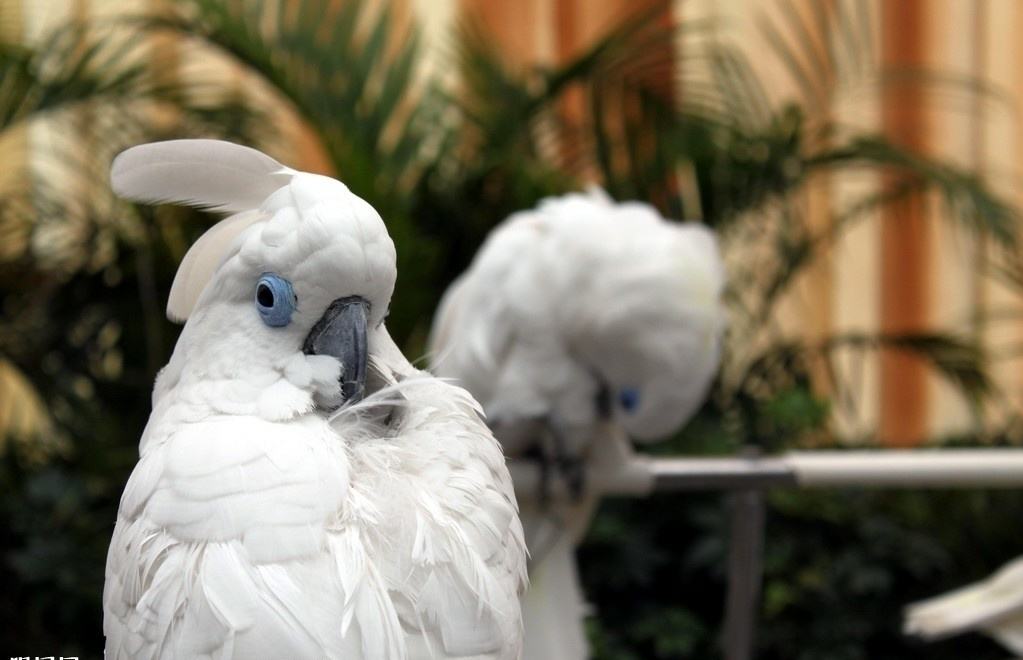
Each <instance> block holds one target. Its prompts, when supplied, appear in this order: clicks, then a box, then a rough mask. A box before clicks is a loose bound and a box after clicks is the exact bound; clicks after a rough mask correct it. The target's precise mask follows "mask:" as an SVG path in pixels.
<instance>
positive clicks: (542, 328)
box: [430, 189, 725, 660]
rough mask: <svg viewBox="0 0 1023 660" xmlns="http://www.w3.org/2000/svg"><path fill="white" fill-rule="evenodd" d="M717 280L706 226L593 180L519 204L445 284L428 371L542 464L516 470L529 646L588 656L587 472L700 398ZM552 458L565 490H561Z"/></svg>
mask: <svg viewBox="0 0 1023 660" xmlns="http://www.w3.org/2000/svg"><path fill="white" fill-rule="evenodd" d="M723 287H724V266H723V263H722V260H721V257H720V254H719V252H718V248H717V241H716V239H715V237H714V235H713V233H712V232H711V231H709V230H708V229H707V228H705V227H703V226H701V225H698V224H692V223H688V224H680V223H674V222H669V221H667V220H665V219H663V218H661V217H660V215H659V214H658V213H657V212H656V210H655V209H653V208H652V207H650V206H648V205H646V204H640V203H624V204H616V203H614V202H613V201H612V200H610V199H609V198H608V197H607V196H606V195H605V194H604V193H603V192H602V191H600V190H596V189H595V190H593V191H591V192H589V193H588V194H570V195H566V196H564V197H560V198H553V199H548V200H545V201H543V202H541V203H540V205H539V206H538V208H536V209H535V210H530V211H524V212H520V213H516V214H514V215H512V216H511V217H510V218H508V219H507V220H506V221H505V222H504V223H502V224H501V225H500V226H499V227H497V228H496V229H495V230H494V231H493V232H492V233H491V235H490V236H489V237H488V238H487V240H486V242H485V243H484V245H483V247H482V248H481V249H480V251H479V253H478V254H477V255H476V257H475V258H474V260H473V262H472V264H471V265H470V267H469V269H468V270H467V271H466V272H465V273H464V274H462V275H461V276H460V277H459V278H458V279H457V280H456V281H455V282H454V283H453V284H452V285H451V287H450V288H449V289H448V291H447V293H446V294H445V296H444V299H443V300H442V302H441V305H440V308H439V309H438V312H437V315H436V317H435V319H434V325H433V331H432V335H431V343H430V354H431V356H432V360H433V370H434V372H435V373H437V374H438V375H440V376H444V377H450V378H453V379H455V380H456V382H457V383H459V384H460V385H462V386H464V387H465V388H466V389H468V390H469V391H470V392H472V393H473V395H474V396H476V397H477V398H478V399H479V400H480V402H481V403H482V404H483V407H484V409H485V411H486V413H487V418H488V422H489V423H490V425H491V428H493V429H494V430H495V433H496V434H497V437H498V439H499V440H500V441H501V442H502V444H503V445H504V448H505V452H506V453H507V454H508V455H509V456H515V457H520V456H523V455H527V454H529V453H533V454H539V457H540V459H541V463H543V464H544V465H546V466H547V467H545V468H543V474H544V478H542V479H541V480H540V481H541V485H540V487H539V490H540V491H541V492H540V493H527V494H524V493H523V488H524V487H523V485H522V483H521V481H520V482H519V483H517V484H516V489H517V493H518V495H519V497H520V506H521V507H522V521H523V525H524V527H525V528H526V538H527V545H528V546H529V548H530V552H531V555H532V561H531V565H530V590H529V592H528V593H527V594H526V597H525V600H524V604H523V607H524V612H523V616H524V618H525V625H526V641H525V645H526V646H525V648H526V651H525V656H524V657H525V658H526V659H527V660H542V659H545V658H559V659H563V660H576V659H578V658H585V657H588V651H587V645H586V641H585V637H584V630H583V625H582V618H583V617H584V616H585V614H586V605H585V601H584V598H583V594H582V591H581V589H580V587H579V580H578V575H577V571H576V566H575V546H576V544H577V543H578V541H579V540H580V538H581V536H582V535H583V533H584V532H585V530H586V527H587V526H588V524H589V520H590V517H591V515H592V512H593V509H594V507H595V505H596V503H597V501H598V494H597V493H594V492H592V490H587V486H586V484H585V482H584V481H583V479H582V476H581V475H582V474H584V473H585V472H586V471H590V472H593V471H594V470H605V471H614V470H618V471H623V470H629V469H630V467H632V466H631V465H630V462H631V461H632V460H633V454H632V451H631V444H629V442H628V438H627V437H626V434H628V435H629V436H632V437H633V438H637V439H640V440H652V439H659V438H662V437H664V436H666V435H668V434H669V433H671V432H673V431H675V430H676V429H678V428H679V427H680V426H681V425H682V424H683V423H685V422H686V421H687V420H688V419H689V417H690V416H692V414H693V413H694V412H695V411H696V410H697V408H698V407H699V406H700V404H701V403H702V401H703V399H704V398H705V396H706V394H707V390H708V388H709V387H710V384H711V382H712V380H713V378H714V376H715V374H716V373H717V370H718V364H719V361H720V351H721V339H722V332H723V329H724V327H725V319H724V310H723V306H722V303H721V295H722V290H723ZM554 470H557V471H560V472H562V473H564V476H565V477H566V480H567V485H568V488H567V490H568V491H569V494H568V496H567V497H562V498H558V501H554V498H553V497H552V496H551V495H552V493H551V486H550V483H548V482H549V477H550V474H551V472H552V471H554ZM513 475H514V473H513ZM516 478H520V477H516ZM529 495H532V497H529Z"/></svg>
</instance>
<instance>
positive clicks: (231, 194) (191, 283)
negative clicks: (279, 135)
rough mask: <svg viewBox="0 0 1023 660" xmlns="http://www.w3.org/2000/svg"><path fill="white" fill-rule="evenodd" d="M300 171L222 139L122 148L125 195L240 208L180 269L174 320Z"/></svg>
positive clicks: (114, 176) (182, 316) (119, 185)
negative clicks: (261, 209) (266, 203)
mask: <svg viewBox="0 0 1023 660" xmlns="http://www.w3.org/2000/svg"><path fill="white" fill-rule="evenodd" d="M295 174H297V172H296V171H295V170H293V169H291V168H288V167H285V166H284V165H281V164H280V163H279V162H277V161H276V160H274V159H273V158H271V157H270V156H267V155H266V154H264V153H262V152H260V151H257V150H255V149H252V148H251V147H244V146H242V145H240V144H233V143H231V142H223V141H221V140H168V141H166V142H153V143H150V144H142V145H139V146H137V147H132V148H130V149H127V150H126V151H123V152H121V153H120V154H119V155H118V156H117V158H115V159H114V162H113V164H112V165H111V167H110V184H111V187H112V188H113V189H114V192H115V193H117V195H119V196H120V197H124V198H125V199H130V200H132V201H136V202H147V203H151V204H159V203H164V202H168V203H174V204H187V205H189V206H197V207H199V208H204V209H208V210H211V211H221V212H226V213H233V214H235V215H232V216H230V217H228V218H226V219H224V220H222V221H220V222H219V223H217V224H216V225H214V226H213V227H211V228H210V229H209V230H208V231H207V232H206V233H205V234H203V235H202V236H201V237H200V238H199V240H198V241H196V242H195V244H194V245H192V247H191V248H190V249H189V250H188V252H187V253H186V254H185V258H184V259H183V260H182V261H181V265H180V266H179V267H178V272H177V274H176V275H175V276H174V284H173V285H172V286H171V292H170V297H169V298H168V300H167V317H168V318H170V319H171V320H172V321H177V322H184V321H185V320H186V319H187V318H188V316H189V314H191V312H192V309H193V308H194V307H195V303H196V302H197V301H198V300H199V296H200V295H201V294H202V291H203V289H204V288H206V284H207V283H208V282H209V281H210V278H211V277H212V276H213V273H214V272H215V271H216V270H217V268H218V267H219V266H220V264H221V262H222V261H223V259H224V256H225V255H226V254H227V252H228V249H229V248H230V247H231V245H232V244H233V243H234V240H235V239H236V238H237V237H238V235H239V234H241V233H242V232H243V231H245V230H246V229H248V228H249V227H250V226H251V225H253V224H254V223H255V222H257V221H258V220H261V219H263V218H264V217H265V216H264V215H263V214H262V213H260V212H259V210H258V209H259V207H260V206H261V205H262V204H263V202H264V201H265V200H266V198H267V197H269V196H270V195H271V194H273V193H274V192H275V191H277V190H278V189H279V188H281V187H282V186H285V185H287V184H288V182H289V181H291V178H292V177H293V176H294V175H295Z"/></svg>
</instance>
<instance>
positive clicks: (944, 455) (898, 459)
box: [510, 449, 1023, 496]
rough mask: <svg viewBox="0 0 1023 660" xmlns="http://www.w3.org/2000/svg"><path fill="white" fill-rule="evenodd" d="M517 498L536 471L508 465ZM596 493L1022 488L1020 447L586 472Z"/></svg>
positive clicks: (642, 463)
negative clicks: (791, 488) (513, 478)
mask: <svg viewBox="0 0 1023 660" xmlns="http://www.w3.org/2000/svg"><path fill="white" fill-rule="evenodd" d="M510 467H511V470H512V475H513V476H514V477H515V484H516V489H517V490H519V492H520V493H522V494H525V493H535V492H536V490H535V488H536V486H537V484H539V479H540V476H539V469H538V467H537V466H536V465H535V464H533V463H530V462H526V461H512V462H511V465H510ZM586 478H587V483H588V485H589V488H590V489H591V490H592V492H594V493H599V494H601V495H633V496H637V495H645V494H649V493H650V492H653V491H682V490H748V489H758V488H776V487H800V488H887V489H912V488H1023V449H917V450H909V451H903V450H856V451H800V452H789V453H787V454H782V455H780V456H772V457H764V458H757V457H751V458H649V457H645V456H640V455H635V454H633V455H632V456H630V457H629V459H628V460H627V461H626V462H624V463H619V464H617V465H609V466H597V467H594V468H591V469H589V470H588V471H587V474H586Z"/></svg>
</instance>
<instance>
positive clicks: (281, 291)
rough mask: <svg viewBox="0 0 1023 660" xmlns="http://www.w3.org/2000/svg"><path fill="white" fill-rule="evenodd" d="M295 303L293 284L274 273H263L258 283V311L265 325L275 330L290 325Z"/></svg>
mask: <svg viewBox="0 0 1023 660" xmlns="http://www.w3.org/2000/svg"><path fill="white" fill-rule="evenodd" d="M295 303H296V298H295V292H294V290H292V288H291V282H289V281H288V280H286V279H284V278H283V277H281V276H280V275H275V274H274V273H263V275H262V276H261V277H260V278H259V282H257V283H256V310H258V311H259V315H260V317H262V319H263V323H266V324H267V325H269V326H271V327H274V328H280V327H283V326H286V325H288V324H289V323H291V314H292V312H294V311H295Z"/></svg>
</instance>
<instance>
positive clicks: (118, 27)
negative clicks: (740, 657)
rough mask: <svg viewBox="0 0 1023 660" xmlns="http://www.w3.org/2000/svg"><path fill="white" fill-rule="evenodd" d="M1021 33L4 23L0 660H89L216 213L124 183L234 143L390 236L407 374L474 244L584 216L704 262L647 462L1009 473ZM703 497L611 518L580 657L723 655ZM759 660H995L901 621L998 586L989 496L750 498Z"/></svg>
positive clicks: (726, 24)
mask: <svg viewBox="0 0 1023 660" xmlns="http://www.w3.org/2000/svg"><path fill="white" fill-rule="evenodd" d="M1021 29H1023V5H1021V4H1019V3H1018V2H1016V1H1015V0H899V1H898V2H896V1H890V2H886V1H884V0H874V1H872V0H761V1H754V0H716V1H715V0H680V1H676V2H664V1H655V0H632V1H626V0H601V1H599V2H597V1H594V0H590V1H587V2H584V1H583V0H522V1H521V2H517V3H511V2H499V1H497V0H394V1H393V2H385V1H383V0H379V1H371V0H177V1H171V0H147V1H135V2H129V1H127V0H60V1H58V0H32V1H29V0H0V153H2V155H3V156H2V162H3V166H2V167H0V489H2V490H0V493H2V499H0V539H2V540H0V565H2V570H3V575H4V579H3V582H4V584H5V586H6V594H5V596H6V597H5V598H4V599H3V600H2V602H0V647H2V648H3V649H10V651H11V653H19V654H34V653H43V652H44V651H45V652H46V653H58V654H64V655H73V654H78V655H80V656H82V657H100V651H99V649H101V647H102V629H101V617H102V613H101V607H100V596H101V591H102V584H103V564H104V559H105V553H106V547H107V543H108V541H109V536H110V532H111V530H112V528H113V522H114V519H115V512H116V506H117V501H118V498H119V496H120V492H121V489H122V488H123V485H124V482H125V480H126V479H127V475H128V473H129V472H130V470H131V468H132V467H133V465H134V463H135V460H136V459H137V442H138V437H139V435H140V433H141V430H142V428H143V426H144V424H145V420H146V418H147V416H148V414H149V396H150V392H151V387H152V381H153V378H154V377H155V374H156V372H157V370H158V369H159V368H160V367H161V366H162V365H163V364H164V363H165V362H166V360H167V358H168V356H169V353H170V350H171V349H172V347H173V344H174V341H175V338H176V336H177V333H178V328H177V327H176V326H174V325H172V324H170V323H169V322H167V321H166V320H165V318H164V315H163V307H164V305H165V303H166V297H167V292H168V290H169V287H170V283H171V280H172V279H173V275H174V271H175V268H176V265H177V263H178V262H179V261H180V259H181V257H182V256H183V255H184V252H185V250H186V249H187V248H188V246H189V245H190V243H191V242H192V241H193V240H195V238H197V237H198V236H199V235H200V234H201V233H202V231H204V229H205V228H207V227H208V226H209V225H210V224H211V223H212V222H214V221H215V218H213V217H211V216H208V215H204V214H201V213H196V212H191V211H187V210H183V209H175V208H158V209H153V208H141V207H139V208H135V207H132V206H131V205H128V204H125V203H123V202H120V201H118V200H116V199H114V198H113V197H112V196H111V194H110V191H109V187H108V182H107V172H108V169H109V164H110V160H111V158H112V157H113V155H115V154H116V153H117V152H118V151H119V150H121V149H123V148H125V147H126V146H129V145H132V144H136V143H139V142H144V141H149V140H154V139H164V138H170V137H221V138H227V139H232V140H235V141H239V142H244V143H247V144H251V145H254V146H258V147H259V148H261V149H264V150H266V151H268V152H270V153H272V154H273V155H274V156H275V157H277V158H279V159H280V160H283V161H284V162H286V163H288V164H289V165H292V166H294V167H298V168H300V169H306V170H312V171H318V172H324V173H329V174H332V175H335V176H337V177H338V178H340V179H342V180H343V181H345V182H346V183H347V184H348V186H349V187H350V188H351V189H352V190H353V191H354V192H356V193H357V194H359V195H360V196H362V197H364V198H365V199H367V200H368V201H370V202H371V203H372V204H373V205H374V206H375V207H376V208H377V209H378V210H379V211H380V213H381V215H382V216H383V217H384V219H385V220H386V222H387V223H388V226H389V229H390V232H391V234H392V236H393V237H394V239H395V242H396V244H397V249H398V255H399V282H398V288H397V291H396V294H395V298H394V303H393V305H392V314H391V316H390V319H389V321H388V323H389V325H390V326H391V328H392V332H393V334H394V335H395V337H396V339H397V340H398V341H399V343H400V344H402V345H403V347H404V348H405V351H406V354H407V355H408V356H409V357H410V358H415V357H417V356H420V355H422V353H423V350H424V342H425V336H426V333H427V331H428V329H429V324H430V319H431V315H432V312H433V309H434V308H435V306H436V304H437V302H438V300H439V298H440V295H441V293H442V292H443V290H444V288H445V287H446V286H447V284H448V283H449V282H450V281H451V279H452V278H453V277H454V276H456V275H457V274H458V273H460V272H461V271H462V270H463V269H464V268H465V266H466V265H467V263H468V262H469V260H470V259H471V257H472V255H473V253H474V252H475V250H476V248H477V247H478V246H479V244H480V243H481V241H482V240H483V238H484V237H485V236H486V233H487V231H488V230H489V228H490V227H492V226H493V225H495V224H497V223H498V222H500V221H501V220H502V219H504V218H505V217H506V216H507V215H508V214H509V213H510V212H512V211H514V210H516V209H521V208H526V207H531V206H533V205H534V204H535V203H536V202H537V201H538V200H539V199H541V198H542V197H544V196H548V195H552V194H557V193H561V192H565V191H568V190H573V189H578V188H580V187H582V186H584V185H586V184H589V183H597V184H599V185H601V186H603V187H604V188H605V189H606V190H607V191H608V192H609V193H610V194H611V195H612V196H613V197H615V198H616V199H620V200H627V199H642V200H646V201H648V202H650V203H652V204H654V205H656V206H657V207H658V208H659V209H660V210H661V212H662V213H664V214H666V215H667V216H668V217H673V218H679V219H682V218H686V219H696V220H702V221H703V222H706V223H707V224H708V225H710V226H712V227H714V228H715V230H716V231H718V232H719V234H720V237H721V242H722V244H723V246H724V249H725V252H726V257H727V261H728V264H729V278H730V285H729V291H728V305H729V309H730V315H731V319H730V328H729V334H728V338H727V341H726V351H725V359H724V364H723V366H722V370H721V374H720V375H719V377H718V380H717V382H716V384H715V387H714V391H713V396H712V397H711V399H710V400H709V401H708V403H707V404H706V405H705V407H704V409H703V410H702V412H701V413H700V415H699V416H698V417H697V418H696V419H695V420H694V421H693V422H692V423H690V425H689V426H688V427H687V428H686V429H685V430H683V431H682V432H681V433H680V434H679V435H678V436H677V437H675V438H672V439H671V440H670V441H668V442H666V443H662V444H661V445H658V446H656V447H654V448H653V451H655V452H657V453H662V454H700V455H708V454H733V453H735V452H736V451H738V450H740V449H742V448H744V447H749V446H754V447H757V448H758V449H759V450H760V451H763V452H765V453H770V452H776V451H781V450H784V449H792V448H804V449H806V448H825V447H828V448H833V447H845V446H856V447H871V446H883V447H895V446H899V447H903V446H906V447H916V446H922V445H929V446H930V445H933V446H943V445H947V446H972V445H1002V446H1006V445H1018V444H1020V443H1023V426H1021V421H1023V420H1021V418H1020V413H1021V410H1023V408H1021V402H1023V370H1021V368H1020V367H1021V366H1023V364H1021V362H1020V353H1021V350H1023V317H1021V315H1020V312H1021V307H1020V304H1019V303H1020V293H1021V292H1023V269H1021V263H1020V259H1019V245H1018V243H1019V237H1020V230H1019V227H1018V223H1019V214H1018V210H1017V209H1018V206H1019V204H1020V203H1021V202H1023V188H1021V187H1020V186H1019V185H1018V183H1019V181H1018V179H1019V171H1020V165H1021V163H1020V156H1019V154H1020V153H1021V147H1023V131H1021V126H1020V117H1019V105H1018V99H1019V94H1020V92H1021V91H1023V64H1021V62H1023V52H1021V49H1023V46H1021V45H1020V43H1019V41H1018V39H1017V38H1016V36H1017V35H1018V33H1019V32H1020V30H1021ZM727 513H728V512H727V507H726V502H725V500H724V499H723V498H722V497H721V496H720V495H717V494H713V493H708V494H693V495H678V494H675V495H660V496H654V497H651V498H647V499H641V500H617V501H608V502H606V503H605V505H604V506H603V508H602V509H601V511H600V513H599V515H598V517H597V519H596V521H595V523H594V526H593V528H592V530H591V533H590V536H589V537H588V539H587V541H586V543H585V544H584V546H583V547H582V549H581V552H580V562H581V570H582V573H583V579H584V582H585V584H586V590H587V593H588V595H589V596H590V598H591V599H592V602H593V606H594V616H593V618H592V620H591V625H590V630H589V632H590V635H591V641H592V644H593V647H594V649H595V654H596V657H598V658H607V659H611V658H614V659H616V660H619V659H620V660H625V659H632V658H680V657H693V658H713V657H719V656H720V631H721V618H722V613H723V608H724V593H725V575H724V566H725V556H726V551H727V547H728V516H727ZM767 515H768V517H767V540H766V550H765V578H764V587H763V597H762V602H761V605H760V613H759V616H760V621H761V624H762V625H761V627H760V629H759V633H758V637H757V657H759V658H765V659H782V658H785V659H792V658H796V659H801V660H802V659H806V660H809V659H815V658H822V659H823V658H828V659H836V658H837V659H840V660H845V659H849V660H853V659H858V658H875V659H876V658H911V657H927V658H965V657H969V658H977V659H983V658H1000V657H1004V652H1003V651H999V650H998V648H997V647H996V646H995V645H994V644H993V643H991V642H989V641H987V640H986V639H983V638H980V637H964V638H960V639H952V640H948V641H945V642H941V643H938V644H933V645H928V646H924V645H922V644H920V643H917V642H913V641H910V640H906V639H904V638H903V637H902V636H901V635H900V632H899V629H900V626H901V607H902V605H904V604H905V603H907V602H909V601H911V600H916V599H919V598H921V597H924V596H929V595H933V594H937V593H939V592H941V591H944V590H946V589H948V588H950V587H954V586H958V585H960V584H963V583H965V582H967V581H970V580H974V579H977V578H979V577H982V576H984V575H986V574H987V573H989V572H991V571H992V570H993V569H995V568H997V567H998V566H1000V565H1001V564H1002V563H1004V562H1005V561H1007V560H1009V559H1011V558H1013V557H1015V556H1016V555H1019V554H1021V553H1023V539H1021V538H1020V535H1019V533H1018V531H1017V530H1018V527H1019V520H1020V516H1021V515H1023V494H1021V493H1019V492H1015V491H1005V490H1002V491H996V490H991V491H947V492H946V491H928V492H899V493H895V492H867V491H863V492H860V491H848V492H823V491H820V492H798V491H775V492H772V493H771V494H770V495H769V498H768V514H767Z"/></svg>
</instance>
